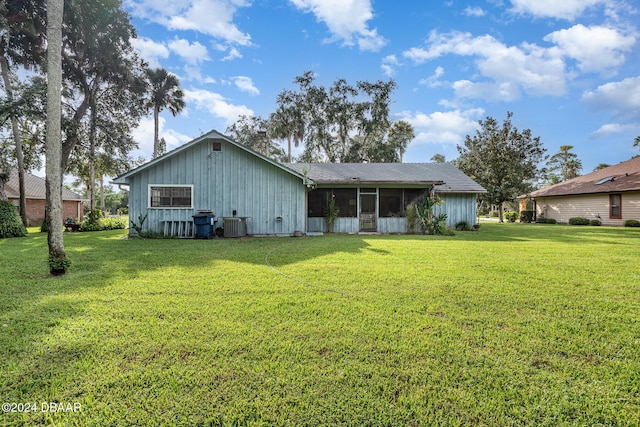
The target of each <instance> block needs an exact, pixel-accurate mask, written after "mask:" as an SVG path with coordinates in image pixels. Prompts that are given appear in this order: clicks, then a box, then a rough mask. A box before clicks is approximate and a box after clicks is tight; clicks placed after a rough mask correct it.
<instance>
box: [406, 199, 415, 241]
mask: <svg viewBox="0 0 640 427" xmlns="http://www.w3.org/2000/svg"><path fill="white" fill-rule="evenodd" d="M406 215H407V226H408V227H409V234H413V233H414V232H415V229H416V221H417V216H416V204H415V203H414V202H411V203H409V204H408V205H407V209H406Z"/></svg>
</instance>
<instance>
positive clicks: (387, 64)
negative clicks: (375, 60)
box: [380, 55, 401, 77]
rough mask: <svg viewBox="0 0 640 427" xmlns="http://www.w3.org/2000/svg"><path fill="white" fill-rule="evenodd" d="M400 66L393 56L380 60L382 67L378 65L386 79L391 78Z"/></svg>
mask: <svg viewBox="0 0 640 427" xmlns="http://www.w3.org/2000/svg"><path fill="white" fill-rule="evenodd" d="M400 65H401V64H400V62H399V61H398V58H397V57H396V56H395V55H387V56H385V57H384V58H382V65H380V69H382V71H383V72H384V73H385V74H386V75H387V77H393V76H394V75H395V74H396V67H398V66H400Z"/></svg>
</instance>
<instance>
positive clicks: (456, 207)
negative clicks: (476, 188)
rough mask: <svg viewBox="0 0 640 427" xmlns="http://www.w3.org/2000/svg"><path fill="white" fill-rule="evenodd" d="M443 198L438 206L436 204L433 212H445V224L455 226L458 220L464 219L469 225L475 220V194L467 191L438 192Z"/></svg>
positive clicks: (437, 213)
mask: <svg viewBox="0 0 640 427" xmlns="http://www.w3.org/2000/svg"><path fill="white" fill-rule="evenodd" d="M438 194H439V196H440V198H441V199H442V200H443V202H444V203H442V204H441V205H439V206H436V207H435V209H434V213H435V214H436V215H439V214H440V213H446V214H447V226H450V227H455V225H456V224H457V223H459V222H460V221H466V222H467V223H468V224H469V225H473V224H475V223H476V221H477V213H476V212H477V211H476V195H475V194H469V193H438Z"/></svg>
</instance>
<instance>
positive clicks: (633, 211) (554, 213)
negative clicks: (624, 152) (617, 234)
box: [536, 191, 640, 225]
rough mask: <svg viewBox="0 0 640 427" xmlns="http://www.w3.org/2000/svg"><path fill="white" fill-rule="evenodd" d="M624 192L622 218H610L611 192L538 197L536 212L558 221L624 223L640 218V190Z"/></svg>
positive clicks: (603, 223)
mask: <svg viewBox="0 0 640 427" xmlns="http://www.w3.org/2000/svg"><path fill="white" fill-rule="evenodd" d="M614 194H622V219H611V218H609V194H608V193H603V194H585V195H579V196H557V197H538V198H536V213H537V215H538V216H540V215H543V216H544V217H546V218H553V219H555V220H556V221H558V222H562V223H568V222H569V218H574V217H584V218H587V219H597V218H598V216H599V218H600V220H601V221H602V225H623V224H624V221H625V220H626V219H636V220H640V192H638V191H633V192H624V193H614Z"/></svg>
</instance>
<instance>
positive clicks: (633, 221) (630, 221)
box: [624, 219, 640, 227]
mask: <svg viewBox="0 0 640 427" xmlns="http://www.w3.org/2000/svg"><path fill="white" fill-rule="evenodd" d="M624 226H625V227H640V221H638V220H637V219H627V220H625V221H624Z"/></svg>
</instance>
